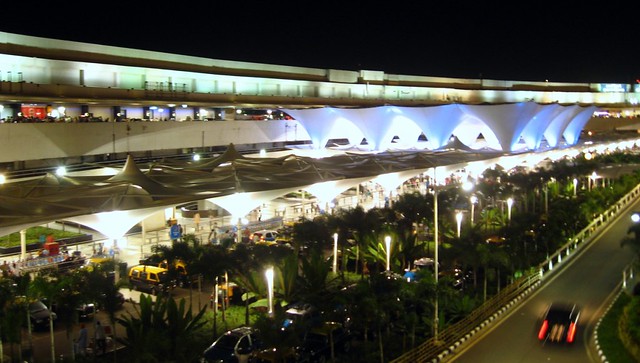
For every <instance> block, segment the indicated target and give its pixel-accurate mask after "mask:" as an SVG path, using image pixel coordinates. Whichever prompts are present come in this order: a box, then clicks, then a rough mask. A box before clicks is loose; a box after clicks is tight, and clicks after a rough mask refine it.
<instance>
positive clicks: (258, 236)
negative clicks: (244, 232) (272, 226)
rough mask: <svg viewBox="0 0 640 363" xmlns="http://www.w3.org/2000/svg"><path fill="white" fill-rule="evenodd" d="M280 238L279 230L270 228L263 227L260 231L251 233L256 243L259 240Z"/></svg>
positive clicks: (274, 240) (268, 240)
mask: <svg viewBox="0 0 640 363" xmlns="http://www.w3.org/2000/svg"><path fill="white" fill-rule="evenodd" d="M277 238H278V231H272V230H268V229H263V230H260V231H255V232H253V234H251V241H252V242H254V243H259V242H274V243H275V242H276V239H277Z"/></svg>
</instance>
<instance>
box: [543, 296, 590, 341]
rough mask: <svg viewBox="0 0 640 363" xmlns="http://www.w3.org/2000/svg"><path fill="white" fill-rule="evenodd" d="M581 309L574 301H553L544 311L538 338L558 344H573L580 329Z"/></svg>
mask: <svg viewBox="0 0 640 363" xmlns="http://www.w3.org/2000/svg"><path fill="white" fill-rule="evenodd" d="M579 318H580V309H579V308H578V306H577V305H576V304H574V303H564V302H554V303H551V304H550V305H549V306H548V307H547V310H546V311H545V313H544V317H543V319H542V322H541V323H540V329H539V330H538V340H540V341H542V342H551V343H556V344H572V343H573V342H574V341H575V338H576V331H577V330H578V319H579Z"/></svg>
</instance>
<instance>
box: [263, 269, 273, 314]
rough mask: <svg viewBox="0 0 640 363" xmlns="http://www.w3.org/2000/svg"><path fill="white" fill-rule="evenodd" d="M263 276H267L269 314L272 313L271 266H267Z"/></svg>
mask: <svg viewBox="0 0 640 363" xmlns="http://www.w3.org/2000/svg"><path fill="white" fill-rule="evenodd" d="M265 276H266V277H267V290H268V301H269V315H272V314H273V267H269V268H267V271H265Z"/></svg>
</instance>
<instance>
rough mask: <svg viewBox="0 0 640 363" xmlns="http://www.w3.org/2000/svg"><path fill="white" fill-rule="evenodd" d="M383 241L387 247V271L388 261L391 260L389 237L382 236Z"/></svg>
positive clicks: (388, 267) (388, 268)
mask: <svg viewBox="0 0 640 363" xmlns="http://www.w3.org/2000/svg"><path fill="white" fill-rule="evenodd" d="M384 243H385V245H386V247H387V271H389V270H390V266H389V265H390V261H391V237H389V236H386V237H385V238H384Z"/></svg>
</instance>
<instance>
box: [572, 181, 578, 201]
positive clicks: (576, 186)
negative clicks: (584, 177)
mask: <svg viewBox="0 0 640 363" xmlns="http://www.w3.org/2000/svg"><path fill="white" fill-rule="evenodd" d="M577 190H578V179H576V178H573V196H574V197H575V196H576V194H577Z"/></svg>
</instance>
